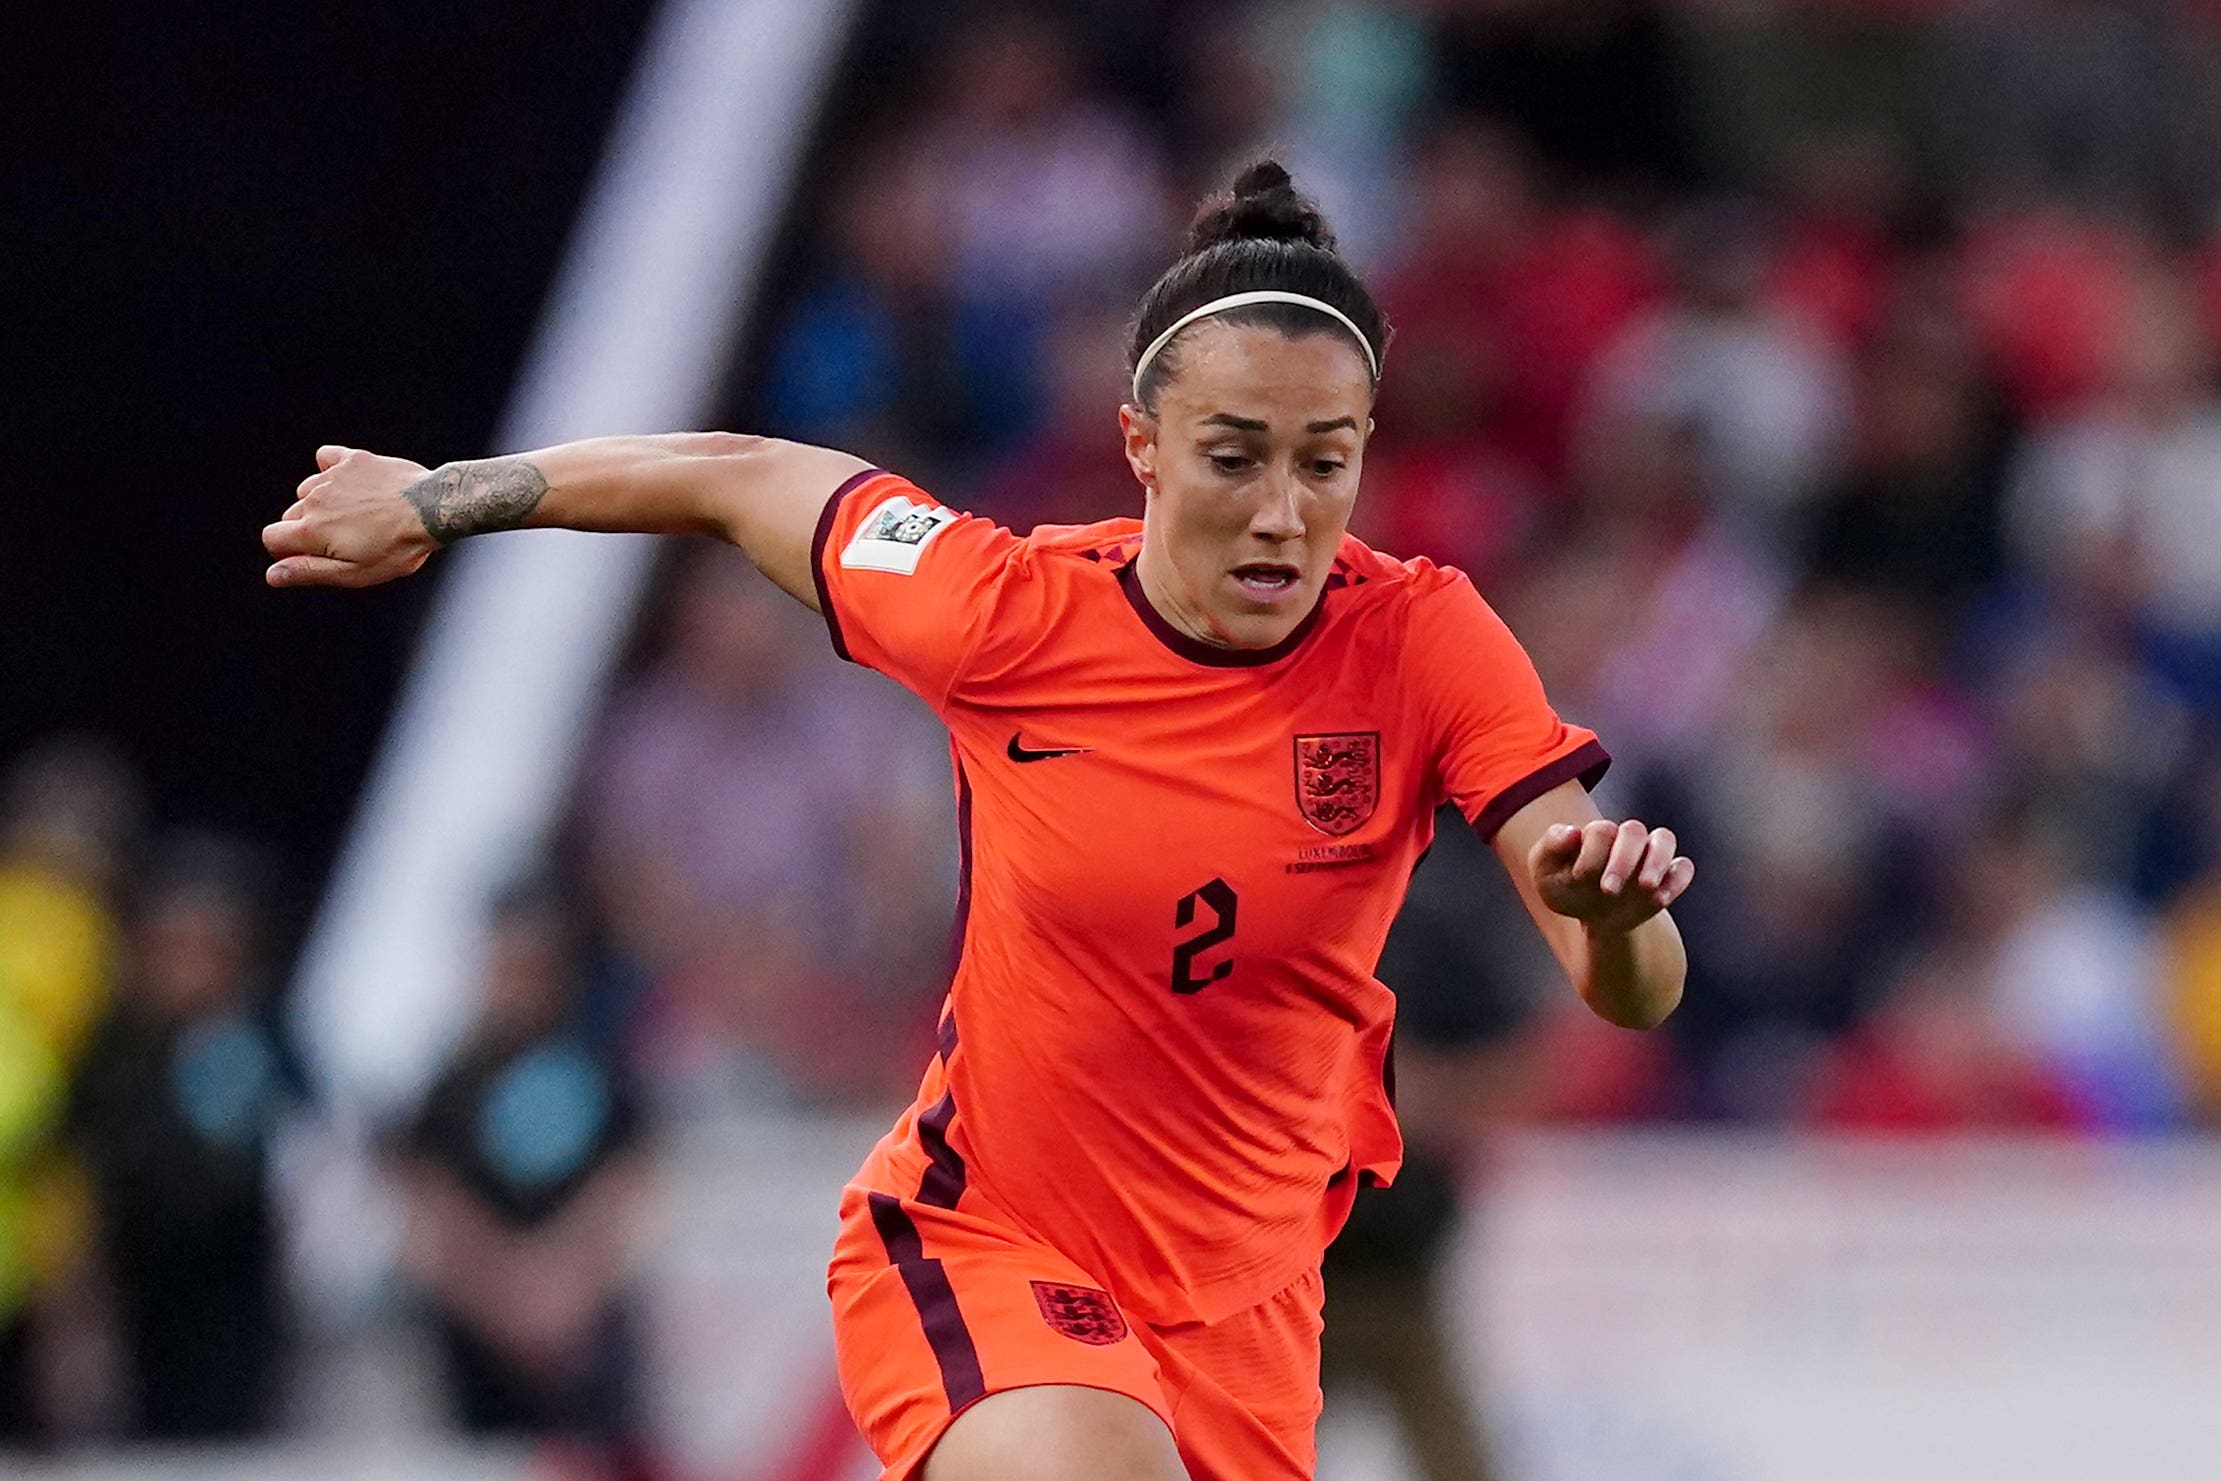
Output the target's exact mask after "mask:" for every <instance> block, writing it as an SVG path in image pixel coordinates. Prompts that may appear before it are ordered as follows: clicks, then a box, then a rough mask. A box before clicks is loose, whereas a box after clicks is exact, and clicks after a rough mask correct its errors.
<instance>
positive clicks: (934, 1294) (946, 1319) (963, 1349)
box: [870, 1193, 987, 1413]
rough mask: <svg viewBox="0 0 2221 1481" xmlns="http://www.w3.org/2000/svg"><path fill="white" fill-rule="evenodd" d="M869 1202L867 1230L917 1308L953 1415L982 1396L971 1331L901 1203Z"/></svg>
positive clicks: (879, 1198) (890, 1199)
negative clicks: (899, 1274)
mask: <svg viewBox="0 0 2221 1481" xmlns="http://www.w3.org/2000/svg"><path fill="white" fill-rule="evenodd" d="M870 1202H871V1222H872V1227H873V1228H875V1229H877V1230H878V1231H879V1242H880V1243H881V1244H882V1245H884V1246H885V1247H886V1250H887V1258H888V1259H889V1260H891V1261H893V1262H894V1266H895V1268H896V1269H897V1270H899V1271H901V1272H902V1284H903V1286H904V1287H905V1288H906V1289H907V1290H908V1291H909V1292H910V1304H911V1305H913V1306H915V1307H917V1308H918V1321H919V1323H920V1325H922V1326H923V1327H924V1328H925V1340H926V1341H927V1343H929V1344H930V1345H931V1346H932V1348H933V1360H934V1362H936V1363H937V1364H939V1365H940V1369H941V1390H942V1392H943V1393H945V1394H946V1395H947V1396H948V1402H949V1410H950V1412H951V1413H954V1412H955V1411H956V1410H958V1409H962V1408H963V1407H964V1406H965V1405H967V1404H970V1403H971V1402H973V1401H974V1400H976V1399H978V1398H980V1397H982V1396H983V1395H985V1394H986V1392H987V1381H986V1379H984V1378H982V1377H981V1376H980V1371H979V1349H978V1348H976V1347H974V1346H973V1345H972V1331H971V1328H969V1327H967V1326H965V1325H964V1313H963V1312H962V1311H960V1310H958V1309H957V1305H956V1289H955V1287H953V1286H951V1285H950V1284H949V1274H948V1271H947V1270H946V1269H944V1268H943V1266H942V1264H941V1262H940V1261H939V1260H935V1259H930V1258H928V1257H927V1255H926V1253H925V1241H924V1240H922V1239H921V1238H919V1236H918V1226H917V1225H916V1224H914V1223H912V1222H911V1219H910V1215H909V1214H908V1213H907V1212H906V1211H905V1210H904V1209H903V1207H902V1201H901V1200H900V1199H898V1198H895V1197H894V1196H892V1195H891V1194H886V1193H874V1194H872V1195H870Z"/></svg>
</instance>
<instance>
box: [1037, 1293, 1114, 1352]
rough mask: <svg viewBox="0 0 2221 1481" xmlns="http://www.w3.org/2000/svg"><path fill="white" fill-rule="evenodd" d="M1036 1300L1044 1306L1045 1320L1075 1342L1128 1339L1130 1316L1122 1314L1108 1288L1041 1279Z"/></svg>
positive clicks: (1097, 1344)
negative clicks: (1127, 1324) (1100, 1289)
mask: <svg viewBox="0 0 2221 1481" xmlns="http://www.w3.org/2000/svg"><path fill="white" fill-rule="evenodd" d="M1033 1299H1034V1301H1035V1302H1036V1303H1037V1304H1038V1305H1039V1306H1040V1307H1041V1319H1042V1320H1043V1321H1045V1322H1047V1323H1048V1324H1049V1325H1050V1326H1051V1327H1052V1328H1054V1329H1055V1330H1056V1331H1059V1332H1062V1333H1063V1334H1064V1335H1065V1336H1067V1337H1069V1338H1071V1339H1072V1340H1073V1341H1074V1342H1084V1343H1086V1344H1087V1345H1088V1346H1089V1347H1108V1346H1110V1345H1111V1344H1112V1343H1113V1342H1122V1341H1124V1340H1125V1337H1126V1318H1124V1317H1123V1316H1120V1315H1119V1314H1118V1303H1117V1302H1115V1301H1113V1300H1111V1298H1110V1292H1108V1291H1098V1290H1096V1289H1095V1288H1094V1287H1093V1286H1066V1285H1058V1284H1056V1283H1055V1282H1053V1281H1045V1280H1037V1281H1035V1282H1034V1283H1033Z"/></svg>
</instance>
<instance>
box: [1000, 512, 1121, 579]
mask: <svg viewBox="0 0 2221 1481" xmlns="http://www.w3.org/2000/svg"><path fill="white" fill-rule="evenodd" d="M1025 545H1026V549H1027V553H1028V554H1029V555H1030V556H1031V557H1032V558H1033V559H1034V561H1035V562H1036V563H1037V565H1039V566H1040V567H1041V568H1043V569H1045V570H1053V569H1056V568H1058V567H1060V566H1061V567H1072V568H1085V567H1108V568H1111V569H1116V568H1117V567H1119V566H1122V565H1124V564H1125V563H1126V562H1127V561H1129V560H1131V559H1133V557H1134V554H1135V552H1137V551H1138V550H1140V548H1141V521H1140V520H1138V519H1133V518H1130V517H1121V518H1118V519H1099V520H1097V521H1095V523H1093V524H1085V525H1036V526H1035V527H1034V529H1033V532H1032V533H1031V534H1029V535H1027V536H1026V537H1025Z"/></svg>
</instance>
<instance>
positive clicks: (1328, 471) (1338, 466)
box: [1311, 458, 1342, 478]
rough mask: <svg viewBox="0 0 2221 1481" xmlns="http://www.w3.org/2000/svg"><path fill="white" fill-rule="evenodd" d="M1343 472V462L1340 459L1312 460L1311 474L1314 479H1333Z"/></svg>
mask: <svg viewBox="0 0 2221 1481" xmlns="http://www.w3.org/2000/svg"><path fill="white" fill-rule="evenodd" d="M1341 471H1342V460H1341V459H1340V458H1313V459H1312V460H1311V474H1312V476H1313V477H1314V478H1332V477H1333V476H1334V475H1335V474H1337V473H1339V472H1341Z"/></svg>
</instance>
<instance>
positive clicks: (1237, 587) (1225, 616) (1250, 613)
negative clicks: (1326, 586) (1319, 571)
mask: <svg viewBox="0 0 2221 1481" xmlns="http://www.w3.org/2000/svg"><path fill="white" fill-rule="evenodd" d="M1224 585H1225V589H1226V593H1227V595H1226V600H1225V601H1224V602H1222V603H1221V604H1220V607H1219V621H1220V625H1221V627H1222V628H1223V629H1224V630H1225V633H1226V635H1227V637H1229V638H1231V639H1232V640H1233V641H1234V642H1235V643H1236V644H1238V645H1239V646H1241V647H1244V648H1270V647H1271V646H1272V645H1273V644H1275V643H1277V642H1279V641H1281V640H1282V639H1283V638H1285V637H1287V636H1288V634H1289V633H1291V632H1294V631H1295V629H1296V625H1297V624H1298V623H1300V622H1302V621H1303V618H1304V614H1305V613H1307V612H1309V611H1310V610H1311V606H1312V603H1314V602H1315V601H1317V600H1318V587H1317V585H1316V584H1315V583H1313V582H1310V581H1307V580H1305V579H1303V578H1302V577H1300V576H1298V577H1294V578H1292V579H1289V580H1287V581H1284V582H1275V583H1266V582H1259V581H1257V580H1255V579H1253V578H1243V577H1240V576H1233V575H1229V576H1228V577H1227V578H1226V581H1225V583H1224Z"/></svg>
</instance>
